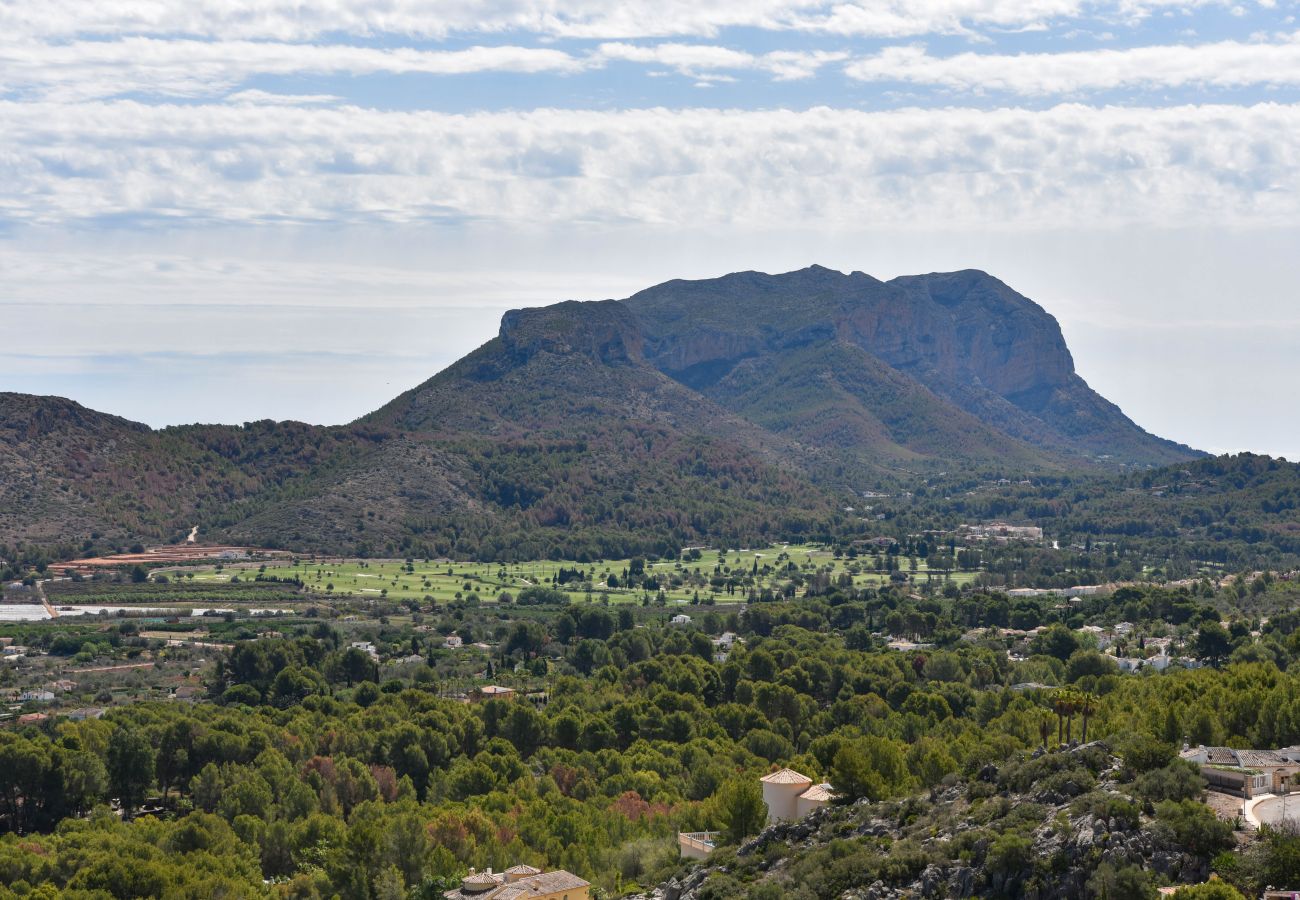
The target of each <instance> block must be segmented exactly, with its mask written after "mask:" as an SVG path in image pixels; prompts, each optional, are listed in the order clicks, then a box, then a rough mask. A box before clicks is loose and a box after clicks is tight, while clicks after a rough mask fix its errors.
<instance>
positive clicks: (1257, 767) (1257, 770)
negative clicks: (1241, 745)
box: [1179, 746, 1300, 798]
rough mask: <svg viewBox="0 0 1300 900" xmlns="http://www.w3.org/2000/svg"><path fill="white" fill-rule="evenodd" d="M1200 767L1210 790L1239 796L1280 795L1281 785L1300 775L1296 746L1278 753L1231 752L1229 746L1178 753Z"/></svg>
mask: <svg viewBox="0 0 1300 900" xmlns="http://www.w3.org/2000/svg"><path fill="white" fill-rule="evenodd" d="M1179 756H1181V757H1182V758H1183V759H1185V760H1187V761H1188V762H1191V763H1195V764H1196V765H1198V766H1200V767H1201V775H1202V776H1203V777H1204V778H1205V780H1206V781H1207V782H1209V785H1210V788H1211V790H1216V791H1222V792H1223V793H1226V794H1237V795H1239V796H1242V797H1246V798H1250V797H1258V796H1259V795H1260V794H1270V793H1272V794H1277V793H1283V792H1284V784H1285V783H1287V782H1290V781H1291V780H1292V779H1294V778H1295V777H1296V775H1297V774H1300V747H1283V748H1282V749H1281V750H1234V749H1232V748H1231V747H1204V746H1202V747H1192V748H1189V749H1187V750H1184V751H1183V752H1182V753H1180V754H1179Z"/></svg>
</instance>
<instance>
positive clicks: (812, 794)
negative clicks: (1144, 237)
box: [799, 784, 835, 803]
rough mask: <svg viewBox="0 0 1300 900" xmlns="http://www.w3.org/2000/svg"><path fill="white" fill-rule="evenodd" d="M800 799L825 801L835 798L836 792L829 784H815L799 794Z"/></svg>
mask: <svg viewBox="0 0 1300 900" xmlns="http://www.w3.org/2000/svg"><path fill="white" fill-rule="evenodd" d="M799 799H800V800H819V801H822V802H825V803H829V802H830V801H832V800H834V799H835V794H834V793H833V792H832V791H831V786H830V785H829V784H814V785H813V786H812V787H810V788H808V790H806V791H804V792H803V793H802V794H800V795H799Z"/></svg>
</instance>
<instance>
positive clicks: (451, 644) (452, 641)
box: [442, 634, 465, 650]
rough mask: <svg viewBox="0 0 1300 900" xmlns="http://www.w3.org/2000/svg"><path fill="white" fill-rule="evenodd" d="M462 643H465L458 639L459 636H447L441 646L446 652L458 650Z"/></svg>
mask: <svg viewBox="0 0 1300 900" xmlns="http://www.w3.org/2000/svg"><path fill="white" fill-rule="evenodd" d="M464 643H465V642H464V641H462V640H461V639H460V635H458V634H449V635H447V639H446V640H445V641H443V642H442V645H443V646H444V647H446V648H447V649H448V650H458V649H460V647H461V646H462V645H463V644H464Z"/></svg>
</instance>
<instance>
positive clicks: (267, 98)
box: [226, 89, 343, 106]
mask: <svg viewBox="0 0 1300 900" xmlns="http://www.w3.org/2000/svg"><path fill="white" fill-rule="evenodd" d="M226 100H227V101H228V102H230V103H254V104H261V105H266V106H274V105H276V104H281V105H284V106H313V105H315V104H319V103H341V102H342V101H343V98H342V97H339V96H337V95H335V94H275V93H271V92H270V91H260V90H256V89H250V90H246V91H237V92H235V93H233V94H229V95H227V97H226Z"/></svg>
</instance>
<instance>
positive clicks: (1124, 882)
mask: <svg viewBox="0 0 1300 900" xmlns="http://www.w3.org/2000/svg"><path fill="white" fill-rule="evenodd" d="M1084 889H1085V890H1086V891H1087V892H1088V896H1089V897H1091V898H1095V900H1155V898H1156V897H1158V896H1159V892H1158V891H1157V890H1156V889H1155V886H1154V885H1152V884H1151V877H1150V876H1149V875H1147V873H1146V872H1144V871H1142V869H1140V868H1138V867H1137V866H1132V865H1130V866H1121V867H1116V866H1114V865H1112V864H1110V863H1106V862H1104V863H1102V864H1101V865H1099V866H1098V867H1097V868H1096V870H1095V871H1094V872H1093V873H1092V877H1090V878H1089V879H1088V883H1087V884H1086V885H1085V886H1084Z"/></svg>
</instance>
